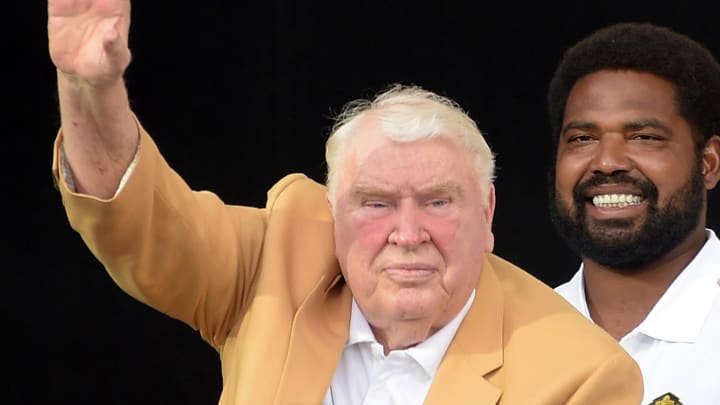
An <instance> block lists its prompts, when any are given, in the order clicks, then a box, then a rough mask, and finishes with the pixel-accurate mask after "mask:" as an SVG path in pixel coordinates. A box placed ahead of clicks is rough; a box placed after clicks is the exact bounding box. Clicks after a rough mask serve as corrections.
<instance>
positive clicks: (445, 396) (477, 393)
mask: <svg viewBox="0 0 720 405" xmlns="http://www.w3.org/2000/svg"><path fill="white" fill-rule="evenodd" d="M503 311H504V305H503V293H502V286H501V285H500V281H499V280H498V279H497V276H496V275H495V271H494V270H493V268H492V266H491V265H490V263H488V261H487V260H484V267H483V270H482V272H481V273H480V280H479V281H478V285H477V287H476V289H475V299H474V302H473V304H472V306H471V307H470V311H469V312H468V314H467V316H466V317H465V319H464V320H463V322H462V324H461V325H460V328H458V331H457V334H456V335H455V337H454V339H453V341H452V342H451V343H450V347H448V351H447V353H445V357H443V361H442V363H440V368H439V369H438V371H437V374H436V375H435V380H434V381H433V384H432V386H431V387H430V392H429V393H428V396H427V398H426V399H425V403H424V404H425V405H446V404H478V405H485V404H496V403H497V402H498V400H499V399H500V396H501V395H502V388H501V387H498V386H496V385H494V384H492V383H490V382H489V381H488V380H487V379H486V378H485V376H486V375H487V374H488V373H490V372H492V371H493V370H496V369H497V368H499V367H501V366H502V364H503V317H504V314H503Z"/></svg>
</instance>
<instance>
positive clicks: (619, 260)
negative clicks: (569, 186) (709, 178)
mask: <svg viewBox="0 0 720 405" xmlns="http://www.w3.org/2000/svg"><path fill="white" fill-rule="evenodd" d="M618 183H620V184H631V185H633V186H635V187H636V188H639V189H640V190H642V192H643V194H644V197H645V198H646V200H647V213H646V218H645V221H644V222H643V223H641V224H639V228H637V229H635V228H636V227H635V226H634V225H633V221H630V220H624V219H609V220H602V221H596V223H595V225H594V229H593V230H591V229H590V227H589V226H588V221H587V213H586V210H585V204H586V200H585V198H584V197H583V191H584V190H586V189H587V187H591V186H596V185H599V184H618ZM548 192H549V196H550V217H551V219H552V222H553V224H554V225H555V228H556V229H557V231H558V233H559V234H560V236H561V237H562V238H563V239H564V240H565V242H566V243H567V244H568V246H569V247H570V249H572V250H573V251H574V252H575V253H577V254H578V255H580V256H581V257H583V258H588V259H590V260H592V261H594V262H596V263H598V264H600V265H602V266H605V267H608V268H611V269H614V270H617V271H619V272H624V273H633V272H634V271H636V270H639V269H640V268H642V267H644V266H646V265H648V264H650V263H652V262H654V261H656V260H658V259H660V258H661V257H662V256H664V255H665V254H667V253H668V252H669V251H670V250H672V249H674V248H675V247H676V246H678V245H679V244H680V243H681V242H682V241H683V240H685V239H686V238H687V236H688V235H689V234H690V232H692V231H693V230H694V229H695V228H696V226H697V225H698V223H699V222H700V218H701V215H702V209H703V205H704V194H705V185H704V179H703V175H702V171H701V163H700V162H698V164H697V165H696V167H695V168H694V170H693V172H692V173H691V174H690V178H689V179H688V181H687V183H685V185H684V186H683V187H682V188H681V189H680V190H678V191H677V192H675V193H674V194H673V195H671V196H670V198H669V199H668V201H667V203H666V204H665V206H663V207H658V191H657V187H656V186H655V184H653V183H652V182H650V181H647V180H637V179H634V178H632V177H630V176H628V175H627V174H626V173H624V172H618V173H613V174H612V175H609V176H608V175H602V174H596V175H594V176H593V177H592V178H590V179H589V180H588V181H586V182H584V183H582V184H579V185H577V186H576V187H575V189H574V190H573V208H574V212H575V213H574V214H573V210H571V207H570V206H568V205H566V204H565V203H564V202H563V201H561V200H560V199H559V198H558V197H557V194H556V191H555V170H554V168H553V169H552V170H551V171H550V176H549V184H548Z"/></svg>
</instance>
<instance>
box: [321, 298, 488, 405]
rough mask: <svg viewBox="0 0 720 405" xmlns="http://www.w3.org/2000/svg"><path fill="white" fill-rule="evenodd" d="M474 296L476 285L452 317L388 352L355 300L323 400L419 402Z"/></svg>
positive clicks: (355, 404)
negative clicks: (419, 338) (429, 332)
mask: <svg viewBox="0 0 720 405" xmlns="http://www.w3.org/2000/svg"><path fill="white" fill-rule="evenodd" d="M474 298H475V290H473V292H472V294H471V295H470V297H469V298H468V300H467V302H465V306H464V307H463V308H462V309H461V310H460V312H459V313H458V314H457V315H456V316H455V318H453V319H452V320H451V321H450V322H448V324H447V325H445V326H444V327H443V328H441V329H440V330H438V331H437V332H435V333H434V334H432V336H430V337H429V338H428V339H427V340H425V341H424V342H422V343H420V344H418V345H417V346H413V347H411V348H408V349H405V350H393V351H391V352H390V353H389V354H388V355H387V356H385V354H384V350H383V347H382V345H381V344H380V343H378V341H377V339H375V335H374V334H373V332H372V330H371V329H370V325H369V324H368V322H367V320H366V319H365V317H364V316H363V314H362V312H361V311H360V308H359V307H358V306H357V304H356V302H355V299H353V301H352V312H351V313H350V330H349V335H348V341H347V343H346V344H345V349H344V350H343V354H342V357H341V358H340V363H339V364H338V367H337V369H336V370H335V375H334V377H333V380H332V383H331V385H330V388H329V389H328V391H327V393H326V394H325V399H324V400H323V405H361V404H363V405H378V404H383V405H420V404H422V403H423V401H425V397H426V396H427V393H428V391H429V390H430V385H431V384H432V381H433V378H434V377H435V373H436V372H437V369H438V367H440V362H441V361H442V358H443V357H444V356H445V352H446V351H447V348H448V347H449V346H450V342H451V341H452V340H453V337H454V336H455V333H456V332H457V330H458V328H459V327H460V323H462V320H463V319H464V318H465V315H467V313H468V311H469V310H470V306H471V305H472V302H473V299H474Z"/></svg>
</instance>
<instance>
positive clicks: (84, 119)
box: [48, 0, 138, 198]
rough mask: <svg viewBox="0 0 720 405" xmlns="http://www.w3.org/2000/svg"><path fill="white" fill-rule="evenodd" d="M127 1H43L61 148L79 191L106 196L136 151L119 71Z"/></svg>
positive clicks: (124, 59) (124, 58)
mask: <svg viewBox="0 0 720 405" xmlns="http://www.w3.org/2000/svg"><path fill="white" fill-rule="evenodd" d="M129 26H130V1H129V0H48V45H49V51H50V57H51V59H52V61H53V63H54V64H55V67H56V68H57V81H58V97H59V102H60V118H61V124H62V134H63V147H64V150H65V157H66V159H67V162H68V163H69V165H70V167H71V169H72V173H73V179H74V183H75V186H76V188H77V191H78V192H81V193H85V194H90V195H93V196H96V197H99V198H110V197H112V196H113V194H114V193H115V191H116V189H117V187H118V184H119V182H120V178H121V177H122V175H123V173H124V172H125V170H126V169H127V168H128V165H129V164H130V162H131V161H132V158H133V156H134V154H135V152H136V149H137V144H138V128H137V124H136V122H135V119H134V117H133V115H132V112H131V111H130V104H129V101H128V96H127V90H126V88H125V82H124V80H123V74H124V72H125V69H126V68H127V66H128V64H129V63H130V50H129V48H128V31H129Z"/></svg>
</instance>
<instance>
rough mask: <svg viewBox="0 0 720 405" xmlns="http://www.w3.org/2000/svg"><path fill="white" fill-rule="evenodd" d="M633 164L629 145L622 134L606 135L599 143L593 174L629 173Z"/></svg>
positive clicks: (592, 165) (593, 162)
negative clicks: (628, 148) (628, 149)
mask: <svg viewBox="0 0 720 405" xmlns="http://www.w3.org/2000/svg"><path fill="white" fill-rule="evenodd" d="M632 166H633V162H632V159H631V158H630V157H629V156H628V153H627V144H626V140H625V137H624V136H623V135H622V134H605V135H603V136H602V137H601V138H600V140H599V141H598V143H597V145H596V149H595V155H594V156H593V160H592V163H591V170H592V171H593V173H603V174H608V175H609V174H613V173H616V172H628V171H630V170H631V169H632Z"/></svg>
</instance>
